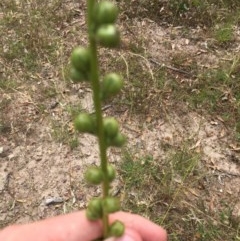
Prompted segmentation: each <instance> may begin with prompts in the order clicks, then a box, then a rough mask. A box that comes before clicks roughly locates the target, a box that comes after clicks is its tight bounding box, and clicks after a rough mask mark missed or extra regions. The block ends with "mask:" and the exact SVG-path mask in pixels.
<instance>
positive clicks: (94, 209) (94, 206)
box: [87, 198, 103, 217]
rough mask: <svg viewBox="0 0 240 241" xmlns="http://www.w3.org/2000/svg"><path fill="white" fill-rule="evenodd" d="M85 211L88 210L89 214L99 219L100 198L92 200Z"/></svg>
mask: <svg viewBox="0 0 240 241" xmlns="http://www.w3.org/2000/svg"><path fill="white" fill-rule="evenodd" d="M87 209H89V211H90V213H91V214H94V216H97V217H101V216H102V213H103V210H102V199H101V198H93V199H92V200H91V201H90V202H89V204H88V207H87Z"/></svg>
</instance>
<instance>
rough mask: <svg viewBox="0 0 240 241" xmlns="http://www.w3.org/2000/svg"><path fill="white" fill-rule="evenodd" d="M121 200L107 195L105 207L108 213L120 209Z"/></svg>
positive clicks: (104, 202) (104, 201)
mask: <svg viewBox="0 0 240 241" xmlns="http://www.w3.org/2000/svg"><path fill="white" fill-rule="evenodd" d="M120 208H121V207H120V201H119V199H118V198H115V197H106V198H105V199H104V200H103V209H104V211H105V212H106V213H114V212H117V211H119V210H120Z"/></svg>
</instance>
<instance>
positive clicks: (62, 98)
mask: <svg viewBox="0 0 240 241" xmlns="http://www.w3.org/2000/svg"><path fill="white" fill-rule="evenodd" d="M132 21H133V22H132V27H131V32H130V31H129V29H128V28H126V26H121V28H122V31H123V32H124V34H123V39H124V40H125V43H126V44H129V43H128V42H127V40H128V36H129V35H131V34H132V32H133V33H134V34H136V35H138V36H143V38H145V39H146V36H148V38H149V40H148V44H147V45H146V48H147V51H148V53H149V55H150V57H149V59H148V60H144V59H142V60H141V58H139V59H140V60H139V61H142V62H143V64H145V65H146V68H148V69H149V70H151V69H152V68H153V66H155V65H156V64H159V66H162V65H165V66H167V67H170V65H171V63H170V61H169V60H170V59H171V58H172V55H173V53H176V52H178V51H179V52H184V53H187V54H189V55H192V56H193V55H195V56H196V61H197V63H198V65H199V66H201V68H213V66H214V67H216V66H218V64H219V58H220V56H221V58H228V57H229V56H230V55H231V54H233V53H234V54H236V53H239V51H240V48H239V46H240V44H239V43H240V34H239V31H240V30H239V29H238V30H237V29H236V36H237V41H236V43H237V44H235V45H234V46H233V47H232V49H231V51H229V50H228V52H227V51H226V52H224V50H223V51H222V52H221V53H218V52H217V51H210V50H209V49H208V45H209V44H211V42H212V41H213V40H212V39H207V40H206V39H204V31H203V30H202V29H192V30H191V31H192V32H191V33H189V34H188V36H192V37H191V38H187V37H186V36H183V35H182V34H181V31H182V30H181V28H180V27H179V28H174V27H172V26H165V27H161V26H160V25H158V24H156V23H154V22H152V21H149V20H147V19H144V20H138V19H133V20H132ZM75 24H78V23H75ZM144 36H145V37H144ZM173 36H174V38H173ZM131 41H132V40H131ZM165 46H168V47H165ZM124 51H125V52H124ZM120 54H126V50H120ZM150 60H153V61H154V62H153V61H152V62H151V61H150ZM50 70H51V68H50ZM169 71H175V70H174V69H173V70H171V69H170V68H169ZM179 74H181V73H179ZM47 81H51V82H55V85H56V86H57V87H56V88H57V90H58V91H57V92H58V95H57V97H54V98H50V99H46V100H44V101H43V102H44V104H46V106H48V108H47V109H45V110H44V112H42V111H41V110H40V109H39V105H38V104H37V103H36V102H35V100H34V98H32V96H31V94H29V92H28V90H29V89H31V88H38V85H37V84H33V85H31V86H28V85H25V84H24V83H23V84H22V86H21V88H18V89H17V90H15V91H13V92H7V93H5V92H4V91H3V90H0V96H1V97H0V99H1V101H6V102H7V103H8V104H7V108H6V109H5V111H4V112H3V113H1V115H4V119H5V120H8V123H9V125H8V127H7V128H6V129H5V132H3V133H1V136H0V193H1V199H0V213H1V214H0V227H4V226H6V225H9V224H11V223H26V222H30V221H33V220H39V219H42V218H45V217H49V216H54V215H57V214H62V213H67V212H70V211H73V210H78V209H79V208H84V207H85V205H86V202H87V200H88V199H89V198H90V197H91V196H92V195H98V194H99V193H100V192H101V191H100V190H99V189H98V188H91V189H90V190H91V191H90V192H89V187H88V186H87V185H86V184H85V181H84V180H83V173H84V170H85V167H86V165H89V164H97V163H98V148H97V143H96V140H95V138H94V137H92V136H89V135H81V136H79V137H78V140H79V143H80V144H79V146H78V147H76V148H74V149H71V148H70V147H69V145H67V144H64V143H61V142H60V143H59V142H58V141H56V138H55V136H54V135H55V134H54V133H55V132H56V127H54V125H53V123H58V122H59V123H62V126H60V127H59V128H60V129H58V131H59V132H61V131H66V130H67V131H68V133H69V135H70V136H73V135H74V133H73V126H72V122H71V117H70V115H69V113H68V112H67V111H66V108H65V107H66V106H68V105H71V104H74V103H75V102H76V101H80V102H81V106H82V108H83V109H87V110H89V111H92V110H93V107H92V100H91V92H90V90H89V88H87V87H85V86H83V87H80V88H79V86H72V87H71V88H69V89H67V90H65V83H64V82H63V81H62V78H61V77H58V78H54V79H51V76H50V77H49V78H48V80H47ZM47 81H46V80H45V81H44V80H42V78H41V79H40V80H39V82H41V83H39V85H42V86H46V88H47V87H48V84H47ZM181 81H189V82H191V81H194V79H193V78H185V79H184V78H182V80H181ZM63 90H65V91H63ZM193 91H194V90H193ZM79 97H80V99H79ZM107 107H108V108H106V110H105V111H104V112H105V113H106V115H115V116H117V118H118V119H119V120H120V122H121V125H122V129H123V132H124V133H126V135H127V136H128V139H129V142H128V147H129V148H130V149H131V148H134V149H138V150H139V151H138V153H137V154H136V155H139V156H141V155H145V154H146V153H149V154H151V155H152V156H153V157H154V159H162V158H164V156H165V155H166V153H165V150H164V149H163V148H162V144H163V143H164V144H167V145H170V146H172V147H174V146H176V147H177V146H179V145H181V143H184V142H185V141H187V140H191V141H192V146H191V148H192V150H194V151H196V152H199V153H201V155H202V156H201V163H199V165H202V166H204V167H205V168H206V169H207V172H208V176H209V179H206V180H205V181H206V182H205V184H204V185H205V189H207V190H208V196H205V197H203V192H202V191H201V190H200V189H198V190H197V189H196V190H191V191H192V199H194V200H195V199H198V198H199V197H201V198H205V201H206V209H208V210H210V211H212V212H214V211H217V210H218V207H219V205H220V204H221V200H222V199H224V200H226V199H227V200H229V204H230V205H232V207H233V208H232V215H233V216H234V217H235V218H236V220H240V199H239V197H240V146H239V143H236V142H235V141H233V140H234V139H233V130H231V129H230V128H228V127H227V126H226V125H225V123H224V121H223V120H222V119H221V118H220V117H218V116H214V117H211V116H208V115H207V114H204V113H203V114H202V115H201V114H199V112H198V111H196V112H194V111H191V112H187V111H186V107H184V106H182V108H181V110H180V109H179V108H177V109H176V110H172V108H171V110H169V111H168V114H167V117H168V118H166V115H165V116H162V115H159V116H150V117H149V118H146V119H139V118H137V117H135V116H132V115H130V114H129V113H128V110H127V109H125V110H124V111H123V112H122V113H120V114H119V113H118V112H117V111H116V109H115V108H114V107H113V106H111V105H110V106H107ZM166 109H167V106H166ZM112 153H113V154H112V155H111V156H110V161H111V162H112V163H116V164H117V162H118V161H120V159H121V151H119V150H115V149H113V150H112ZM122 187H123V183H122V181H121V180H120V179H119V180H117V181H116V184H115V186H114V189H115V190H116V192H118V191H120V192H121V190H122ZM204 193H205V192H204ZM204 195H205V194H204Z"/></svg>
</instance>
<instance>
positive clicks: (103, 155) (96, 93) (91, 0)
mask: <svg viewBox="0 0 240 241" xmlns="http://www.w3.org/2000/svg"><path fill="white" fill-rule="evenodd" d="M94 4H95V0H88V1H87V24H88V38H89V43H90V44H89V48H90V52H91V85H92V90H93V102H94V107H95V113H96V121H97V127H98V144H99V150H100V159H101V169H102V171H103V173H104V179H103V184H102V189H103V198H105V197H107V196H108V192H109V181H108V178H107V146H106V142H105V136H104V129H103V116H102V108H101V107H102V106H101V98H100V82H99V67H98V58H97V44H96V40H95V37H94V22H93V21H92V13H93V8H94ZM102 221H103V236H104V237H105V238H106V237H107V235H108V229H109V224H108V215H107V214H106V213H103V219H102Z"/></svg>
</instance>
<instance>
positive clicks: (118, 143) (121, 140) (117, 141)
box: [109, 132, 127, 147]
mask: <svg viewBox="0 0 240 241" xmlns="http://www.w3.org/2000/svg"><path fill="white" fill-rule="evenodd" d="M126 141H127V138H126V137H125V136H124V135H123V134H121V133H119V132H118V133H117V135H116V136H115V137H114V138H113V139H110V141H109V145H110V146H115V147H122V146H123V145H124V144H125V143H126Z"/></svg>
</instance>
